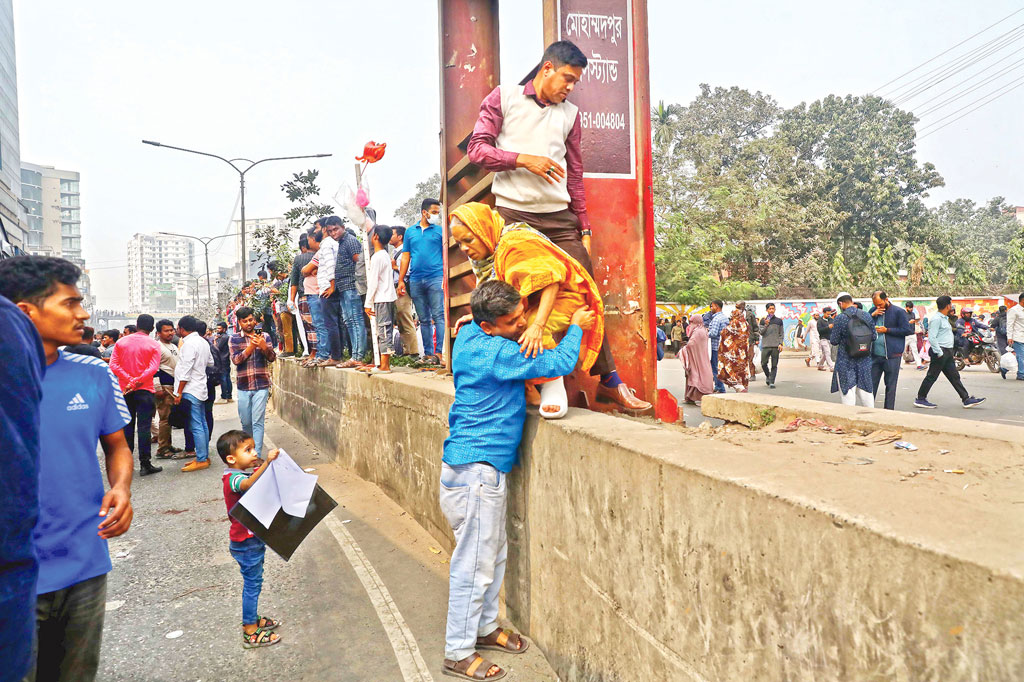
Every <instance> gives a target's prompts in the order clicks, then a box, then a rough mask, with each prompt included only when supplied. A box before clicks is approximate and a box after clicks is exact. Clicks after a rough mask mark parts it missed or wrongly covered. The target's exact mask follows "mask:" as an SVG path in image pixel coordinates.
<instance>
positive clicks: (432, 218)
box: [427, 213, 441, 225]
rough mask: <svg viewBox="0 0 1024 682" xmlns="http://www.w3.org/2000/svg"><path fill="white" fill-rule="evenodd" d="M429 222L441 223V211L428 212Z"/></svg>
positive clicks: (433, 223)
mask: <svg viewBox="0 0 1024 682" xmlns="http://www.w3.org/2000/svg"><path fill="white" fill-rule="evenodd" d="M427 222H428V223H429V224H431V225H440V224H441V214H440V213H428V214H427Z"/></svg>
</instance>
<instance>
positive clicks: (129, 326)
mask: <svg viewBox="0 0 1024 682" xmlns="http://www.w3.org/2000/svg"><path fill="white" fill-rule="evenodd" d="M124 328H125V329H127V330H128V333H129V334H134V333H135V332H137V331H139V328H138V327H136V326H135V325H134V324H126V325H125V326H124Z"/></svg>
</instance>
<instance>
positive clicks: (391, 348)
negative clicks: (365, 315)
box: [373, 303, 395, 355]
mask: <svg viewBox="0 0 1024 682" xmlns="http://www.w3.org/2000/svg"><path fill="white" fill-rule="evenodd" d="M394 305H395V304H394V303H374V304H373V312H374V318H376V320H377V348H378V350H379V351H380V354H381V355H393V354H394V352H395V320H394V312H393V311H394Z"/></svg>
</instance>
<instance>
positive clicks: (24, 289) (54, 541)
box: [0, 256, 159, 682]
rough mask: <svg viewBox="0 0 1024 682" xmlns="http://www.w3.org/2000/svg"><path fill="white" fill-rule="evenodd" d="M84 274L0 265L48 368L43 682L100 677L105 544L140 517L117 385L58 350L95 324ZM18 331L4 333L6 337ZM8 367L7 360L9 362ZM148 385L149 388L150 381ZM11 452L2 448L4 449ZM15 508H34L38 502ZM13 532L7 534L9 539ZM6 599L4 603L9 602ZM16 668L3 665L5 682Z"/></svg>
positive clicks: (3, 617) (1, 290) (0, 285)
mask: <svg viewBox="0 0 1024 682" xmlns="http://www.w3.org/2000/svg"><path fill="white" fill-rule="evenodd" d="M81 275H82V272H81V270H79V269H78V267H76V266H75V265H74V264H72V263H71V262H69V261H66V260H64V259H62V258H50V257H46V256H19V257H15V258H10V259H7V260H4V261H0V295H2V296H5V297H7V298H8V299H10V300H11V301H12V302H13V303H15V304H16V305H17V306H18V307H19V308H21V310H22V312H24V313H25V314H26V315H27V316H28V319H29V320H31V321H32V323H33V324H34V325H35V327H36V330H37V331H38V332H39V336H40V338H41V340H42V346H43V352H44V354H45V357H46V363H47V367H46V374H45V376H44V377H43V382H42V402H41V404H40V414H39V418H40V421H39V473H38V478H37V484H38V486H39V488H38V489H39V518H38V521H37V523H36V524H35V530H34V531H33V544H34V546H35V555H36V556H38V557H39V577H38V581H37V582H36V583H35V592H36V595H37V596H36V637H35V642H34V645H30V646H31V650H32V651H33V653H32V654H31V658H32V660H31V662H30V665H31V668H30V670H29V673H28V675H27V676H26V677H25V679H26V680H39V681H40V682H42V681H43V680H46V681H50V680H58V681H60V682H72V681H74V682H91V681H92V680H94V679H96V672H97V669H98V668H99V660H100V640H101V638H102V635H103V619H104V614H105V612H106V602H107V599H106V592H107V573H109V572H110V570H111V568H112V566H111V563H110V549H109V547H108V546H107V540H108V539H109V538H113V537H117V536H119V535H121V534H123V533H124V532H125V531H127V530H128V528H129V526H130V525H131V522H132V514H133V512H132V503H131V481H132V453H131V450H129V449H128V444H127V442H125V432H124V427H125V426H127V425H128V424H129V423H130V422H131V415H130V413H129V411H128V406H127V405H126V404H125V401H124V397H123V396H122V394H121V389H120V387H119V385H118V378H117V377H116V376H115V375H114V373H113V372H112V371H111V369H110V367H108V365H107V363H106V362H104V361H103V360H102V359H100V358H93V357H88V356H84V355H75V354H73V353H65V352H63V351H61V350H59V348H60V347H61V346H67V345H74V344H76V343H79V342H80V341H81V339H82V328H83V327H84V326H85V321H86V320H87V319H89V313H87V312H86V311H85V309H84V308H82V294H81V292H79V290H78V286H77V282H78V280H79V278H80V277H81ZM152 319H153V318H149V328H150V330H152V324H153V323H152ZM12 332H13V330H9V328H8V327H4V334H5V335H7V334H8V333H12ZM150 341H152V339H150ZM136 344H137V342H136ZM136 344H132V345H136ZM157 357H159V354H158V355H157ZM10 359H11V358H10V357H9V356H7V355H5V356H4V361H5V363H6V362H7V361H9V360H10ZM153 371H154V372H155V371H156V370H155V369H154V370H153ZM133 378H135V377H133ZM149 383H150V387H152V383H153V377H152V374H151V375H149ZM150 397H152V394H150ZM25 409H26V410H29V409H31V407H30V405H25ZM145 434H146V435H147V436H148V435H149V429H148V425H147V428H146V431H145ZM26 435H29V434H28V433H26V434H19V437H24V436H26ZM97 446H101V447H102V449H103V455H104V460H105V469H106V474H107V480H108V482H109V483H110V489H109V490H107V491H106V492H104V490H103V471H102V470H101V469H100V465H99V460H98V459H97V457H96V449H97ZM10 447H12V445H11V444H10V443H5V444H4V449H5V451H6V450H7V449H8V448H10ZM5 454H6V452H5ZM2 475H3V480H4V483H5V484H6V483H7V480H8V476H12V478H13V480H15V481H16V480H17V476H18V475H17V473H13V472H8V471H5V472H4V473H3V474H2ZM15 502H16V503H17V505H18V506H20V505H21V504H24V503H31V497H29V498H27V499H25V500H22V499H18V500H15ZM5 506H7V505H5ZM11 530H12V529H11V528H8V527H4V529H3V533H4V535H5V536H6V534H7V533H8V532H9V531H11ZM2 546H3V545H0V547H2ZM0 596H2V597H3V598H4V599H5V600H6V598H7V596H8V595H7V594H6V593H5V594H2V595H0ZM4 605H5V608H4V610H3V612H2V613H0V621H5V622H6V621H7V620H8V619H9V618H10V617H11V615H12V614H11V613H10V612H9V611H8V610H7V608H6V601H5V602H4ZM5 644H6V642H5ZM23 651H24V650H23ZM15 660H16V659H15ZM11 663H12V661H11V660H10V659H5V660H4V661H3V665H4V666H5V668H4V673H5V674H4V676H5V677H6V673H7V672H8V666H10V665H11Z"/></svg>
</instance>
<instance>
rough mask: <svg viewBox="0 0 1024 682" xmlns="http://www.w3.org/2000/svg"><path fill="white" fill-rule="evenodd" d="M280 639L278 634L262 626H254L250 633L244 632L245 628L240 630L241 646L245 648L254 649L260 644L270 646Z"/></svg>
mask: <svg viewBox="0 0 1024 682" xmlns="http://www.w3.org/2000/svg"><path fill="white" fill-rule="evenodd" d="M280 641H281V637H280V635H276V634H274V633H272V632H268V631H267V630H264V629H262V628H256V629H255V630H253V631H252V633H251V634H248V635H247V634H245V630H243V631H242V647H243V648H245V649H255V648H257V647H261V646H270V645H272V644H277V643H278V642H280Z"/></svg>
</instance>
